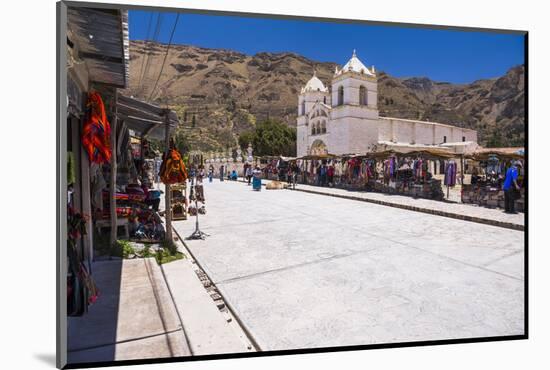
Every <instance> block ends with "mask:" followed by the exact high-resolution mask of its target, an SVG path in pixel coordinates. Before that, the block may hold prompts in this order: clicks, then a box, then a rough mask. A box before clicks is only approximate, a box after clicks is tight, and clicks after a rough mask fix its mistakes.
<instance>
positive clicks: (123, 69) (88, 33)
mask: <svg viewBox="0 0 550 370" xmlns="http://www.w3.org/2000/svg"><path fill="white" fill-rule="evenodd" d="M67 18H68V22H67V37H68V40H67V43H68V45H69V47H70V48H71V49H73V48H74V47H75V45H78V50H72V52H73V54H74V55H75V56H76V57H77V59H78V60H77V62H84V63H86V67H87V70H88V72H89V74H90V80H91V81H95V82H99V83H104V84H108V85H111V86H114V87H119V88H126V87H127V85H128V64H129V60H130V50H129V49H130V42H129V39H128V12H127V11H126V10H115V9H112V10H109V9H91V8H84V7H82V8H80V7H69V8H68V10H67ZM75 51H76V53H75Z"/></svg>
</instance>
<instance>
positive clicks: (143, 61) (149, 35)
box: [138, 12, 153, 87]
mask: <svg viewBox="0 0 550 370" xmlns="http://www.w3.org/2000/svg"><path fill="white" fill-rule="evenodd" d="M151 23H153V12H151V14H149V21H148V22H147V34H146V35H145V37H146V38H145V42H146V44H145V48H144V50H146V49H147V42H148V41H149V39H150V38H151ZM146 55H147V54H144V55H143V58H142V59H141V68H140V69H139V82H138V87H141V81H142V80H143V67H144V65H145V56H146Z"/></svg>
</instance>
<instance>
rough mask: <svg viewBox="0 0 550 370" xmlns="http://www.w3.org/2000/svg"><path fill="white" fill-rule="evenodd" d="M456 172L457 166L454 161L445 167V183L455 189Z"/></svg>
mask: <svg viewBox="0 0 550 370" xmlns="http://www.w3.org/2000/svg"><path fill="white" fill-rule="evenodd" d="M456 170H457V166H456V163H455V162H454V161H449V162H447V165H446V166H445V179H444V181H443V183H444V184H445V185H447V186H450V187H453V186H455V185H456Z"/></svg>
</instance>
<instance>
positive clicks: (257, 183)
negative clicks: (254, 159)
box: [252, 166, 262, 191]
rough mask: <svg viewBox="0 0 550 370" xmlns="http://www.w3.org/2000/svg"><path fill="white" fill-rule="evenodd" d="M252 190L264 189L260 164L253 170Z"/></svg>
mask: <svg viewBox="0 0 550 370" xmlns="http://www.w3.org/2000/svg"><path fill="white" fill-rule="evenodd" d="M252 190H257V191H260V190H262V171H261V170H260V167H259V166H256V168H254V170H253V171H252Z"/></svg>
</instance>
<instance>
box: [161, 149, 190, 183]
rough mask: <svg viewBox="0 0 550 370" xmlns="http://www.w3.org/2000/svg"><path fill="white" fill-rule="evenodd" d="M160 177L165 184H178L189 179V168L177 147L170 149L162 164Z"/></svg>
mask: <svg viewBox="0 0 550 370" xmlns="http://www.w3.org/2000/svg"><path fill="white" fill-rule="evenodd" d="M160 179H161V180H162V182H163V183H164V184H176V183H180V182H185V181H186V180H187V170H186V168H185V164H184V163H183V159H182V158H181V154H180V153H179V152H178V151H177V150H176V149H170V152H169V153H168V155H167V156H165V158H164V160H163V161H162V165H161V166H160Z"/></svg>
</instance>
